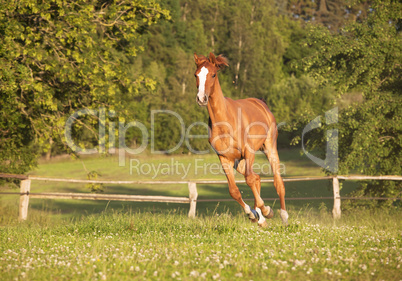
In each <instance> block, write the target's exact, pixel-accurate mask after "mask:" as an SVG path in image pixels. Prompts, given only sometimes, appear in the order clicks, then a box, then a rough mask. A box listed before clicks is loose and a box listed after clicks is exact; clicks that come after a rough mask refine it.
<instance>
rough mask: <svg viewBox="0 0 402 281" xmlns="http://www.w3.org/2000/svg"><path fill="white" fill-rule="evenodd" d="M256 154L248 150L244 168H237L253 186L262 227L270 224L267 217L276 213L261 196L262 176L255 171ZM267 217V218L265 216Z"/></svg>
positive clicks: (256, 208)
mask: <svg viewBox="0 0 402 281" xmlns="http://www.w3.org/2000/svg"><path fill="white" fill-rule="evenodd" d="M254 158H255V155H254V153H250V152H247V153H246V157H245V159H244V160H243V161H244V170H240V169H239V166H238V168H237V170H238V171H239V170H240V171H241V172H243V173H242V174H243V175H244V177H245V179H246V183H247V185H248V186H249V187H250V188H251V191H252V192H253V195H254V208H255V210H256V212H257V213H258V217H259V221H258V224H259V225H260V226H262V227H266V226H268V223H267V222H266V220H265V218H268V219H270V218H272V217H273V216H274V213H273V211H272V209H271V208H270V207H269V206H265V204H264V201H263V200H262V198H261V180H260V176H259V175H257V174H256V173H254V171H253V163H254ZM264 217H265V218H264Z"/></svg>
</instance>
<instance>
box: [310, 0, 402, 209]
mask: <svg viewBox="0 0 402 281" xmlns="http://www.w3.org/2000/svg"><path fill="white" fill-rule="evenodd" d="M369 11H370V12H369V14H368V18H367V20H365V21H363V22H361V23H360V22H354V23H352V24H349V25H348V26H347V27H346V28H344V29H343V30H342V32H341V33H339V34H331V33H330V32H329V31H328V30H327V29H325V28H322V27H319V26H313V27H311V37H310V44H318V46H319V51H318V52H317V53H316V54H315V55H314V56H312V57H309V58H305V60H304V65H303V66H304V67H305V69H306V70H307V71H308V72H309V73H310V75H311V76H312V77H313V78H314V79H315V80H316V81H318V83H320V85H322V86H327V85H332V86H334V87H335V88H336V90H337V93H338V99H337V100H336V101H335V102H334V105H335V106H339V107H340V112H339V123H338V124H337V126H336V128H337V129H338V130H339V173H341V174H345V173H346V174H347V173H350V172H353V171H356V172H360V173H363V174H367V175H393V174H396V175H400V174H401V173H402V163H401V161H402V108H401V106H400V105H401V104H402V92H401V89H402V80H401V73H402V69H401V61H402V36H401V35H402V34H401V28H402V26H401V23H402V4H401V3H400V2H398V1H391V0H386V1H379V0H376V1H373V3H372V5H371V7H370V9H369ZM351 95H354V96H357V97H358V98H356V99H355V100H357V101H355V102H353V103H350V102H346V100H347V99H346V98H347V97H350V96H351ZM322 128H323V130H326V129H327V128H326V127H325V126H323V127H322ZM325 141H326V140H325V139H324V138H321V139H316V140H315V142H313V143H312V144H313V146H314V145H318V144H323V143H325ZM401 188H402V185H401V183H400V182H392V181H387V182H376V181H371V182H365V183H362V184H361V185H360V188H359V190H358V191H357V192H356V194H358V195H373V196H384V197H397V196H398V195H399V194H400V192H401ZM388 204H389V203H388Z"/></svg>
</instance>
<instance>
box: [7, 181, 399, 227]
mask: <svg viewBox="0 0 402 281" xmlns="http://www.w3.org/2000/svg"><path fill="white" fill-rule="evenodd" d="M0 178H15V179H20V180H21V184H20V192H1V193H0V195H1V194H4V195H6V194H13V195H19V196H20V205H19V220H20V221H24V220H26V219H27V217H28V205H29V198H42V199H86V200H109V201H136V202H165V203H186V204H190V210H189V212H188V216H189V217H190V218H193V217H195V213H196V204H197V201H199V202H200V201H203V202H213V201H226V200H225V199H202V200H199V199H198V200H197V198H198V192H197V183H198V184H227V181H226V180H194V181H106V180H79V179H57V178H47V177H38V176H27V175H15V174H2V173H0ZM32 180H37V181H55V182H71V183H95V184H136V185H141V184H187V186H188V191H189V197H172V196H150V195H125V194H93V193H89V194H88V193H54V192H51V193H33V192H31V181H32ZM316 180H332V187H333V197H304V198H287V199H286V200H311V199H333V200H334V206H333V209H332V215H333V217H334V218H335V219H339V218H340V217H341V199H368V200H401V198H383V197H377V198H374V197H370V198H368V197H366V198H360V197H358V198H351V197H341V196H340V190H339V180H397V181H399V180H402V176H324V177H297V178H283V181H284V182H294V181H316ZM236 182H237V183H245V180H238V181H236ZM261 182H262V183H264V182H274V180H273V179H261ZM263 199H264V200H277V198H263ZM228 200H232V199H229V198H228Z"/></svg>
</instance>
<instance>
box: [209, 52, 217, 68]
mask: <svg viewBox="0 0 402 281" xmlns="http://www.w3.org/2000/svg"><path fill="white" fill-rule="evenodd" d="M209 61H210V62H211V63H212V64H214V65H216V58H215V55H214V54H213V53H209Z"/></svg>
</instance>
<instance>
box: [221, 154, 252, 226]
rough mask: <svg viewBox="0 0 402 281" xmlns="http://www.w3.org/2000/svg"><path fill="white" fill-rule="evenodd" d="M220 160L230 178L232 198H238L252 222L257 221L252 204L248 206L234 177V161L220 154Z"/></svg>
mask: <svg viewBox="0 0 402 281" xmlns="http://www.w3.org/2000/svg"><path fill="white" fill-rule="evenodd" d="M219 160H220V161H221V164H222V168H223V171H224V172H225V175H226V178H227V180H228V185H229V193H230V196H232V198H233V199H234V200H236V201H237V202H238V203H239V204H240V206H242V208H243V210H244V212H245V213H246V214H247V216H248V217H249V219H250V220H251V221H252V222H256V221H257V217H256V215H255V213H253V212H252V210H251V208H250V206H248V205H247V204H246V203H245V202H244V201H243V198H242V197H241V193H240V190H239V188H238V187H237V185H236V181H235V177H234V173H233V167H234V161H232V160H230V159H227V158H226V157H224V156H219Z"/></svg>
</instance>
